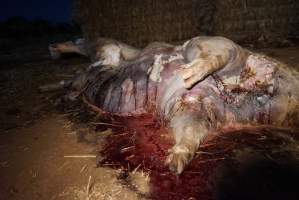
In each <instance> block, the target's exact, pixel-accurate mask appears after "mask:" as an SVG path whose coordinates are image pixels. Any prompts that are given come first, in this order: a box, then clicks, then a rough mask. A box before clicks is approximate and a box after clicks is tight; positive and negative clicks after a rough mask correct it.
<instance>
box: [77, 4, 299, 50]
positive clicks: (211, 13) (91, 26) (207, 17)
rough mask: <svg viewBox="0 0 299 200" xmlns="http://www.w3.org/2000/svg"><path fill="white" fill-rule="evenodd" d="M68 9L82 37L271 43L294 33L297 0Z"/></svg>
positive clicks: (298, 28) (298, 15)
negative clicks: (203, 38) (204, 37)
mask: <svg viewBox="0 0 299 200" xmlns="http://www.w3.org/2000/svg"><path fill="white" fill-rule="evenodd" d="M73 13H74V20H75V21H76V22H78V23H79V24H80V25H81V27H82V29H83V32H84V35H85V37H87V38H94V37H97V36H102V37H110V38H115V39H118V40H121V41H124V42H128V43H130V44H133V45H138V46H143V45H145V44H147V43H148V42H151V41H166V42H173V41H181V40H185V39H188V38H191V37H193V36H196V35H199V34H201V35H203V34H207V35H222V36H226V37H229V38H231V39H233V40H235V41H238V42H241V43H242V42H243V43H255V42H259V43H261V42H269V44H270V45H271V44H272V45H275V44H273V43H271V41H273V40H274V41H278V40H283V39H286V38H287V37H289V36H293V37H294V36H298V35H299V1H298V0H74V12H73Z"/></svg>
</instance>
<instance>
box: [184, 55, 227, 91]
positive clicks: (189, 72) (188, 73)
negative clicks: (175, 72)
mask: <svg viewBox="0 0 299 200" xmlns="http://www.w3.org/2000/svg"><path fill="white" fill-rule="evenodd" d="M227 62H228V56H227V55H226V54H223V55H210V56H208V57H206V58H196V59H195V60H193V61H192V62H190V63H188V64H186V65H183V66H182V69H181V70H179V74H180V75H181V76H182V77H183V79H184V80H185V87H186V88H191V87H192V86H193V85H194V84H195V83H197V82H199V81H201V80H203V79H204V78H205V77H207V76H208V75H210V74H212V73H213V72H215V71H217V70H218V69H221V68H222V67H224V66H225V64H226V63H227Z"/></svg>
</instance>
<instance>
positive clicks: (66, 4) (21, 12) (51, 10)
mask: <svg viewBox="0 0 299 200" xmlns="http://www.w3.org/2000/svg"><path fill="white" fill-rule="evenodd" d="M0 13H1V14H0V22H3V21H5V20H6V19H8V18H10V17H15V16H20V17H24V18H25V19H28V20H32V19H37V18H38V19H45V20H49V21H51V22H70V21H71V0H8V1H2V2H1V6H0Z"/></svg>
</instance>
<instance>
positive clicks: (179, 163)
mask: <svg viewBox="0 0 299 200" xmlns="http://www.w3.org/2000/svg"><path fill="white" fill-rule="evenodd" d="M169 153H170V154H169V155H168V157H167V159H166V164H167V165H168V166H169V169H170V171H172V172H174V173H177V174H181V173H182V172H183V170H184V168H185V166H186V165H187V164H188V163H189V162H190V160H191V158H192V154H191V153H190V152H189V150H188V148H186V147H183V146H179V145H178V146H174V147H173V148H172V149H170V150H169Z"/></svg>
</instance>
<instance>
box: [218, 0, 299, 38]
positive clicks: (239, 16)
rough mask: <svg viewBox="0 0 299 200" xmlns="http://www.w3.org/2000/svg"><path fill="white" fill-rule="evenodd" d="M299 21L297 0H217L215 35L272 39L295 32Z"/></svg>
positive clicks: (285, 36) (298, 3) (298, 2)
mask: <svg viewBox="0 0 299 200" xmlns="http://www.w3.org/2000/svg"><path fill="white" fill-rule="evenodd" d="M298 22H299V1H298V0H225V1H223V0H216V2H215V13H214V18H213V34H215V35H224V36H227V37H229V38H233V39H234V40H237V41H242V42H248V43H250V42H252V41H256V40H259V41H260V40H267V39H268V40H269V42H271V41H270V40H275V38H276V39H282V38H287V37H288V36H290V35H292V34H294V31H295V29H298V28H299V27H298ZM296 24H297V25H296Z"/></svg>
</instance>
